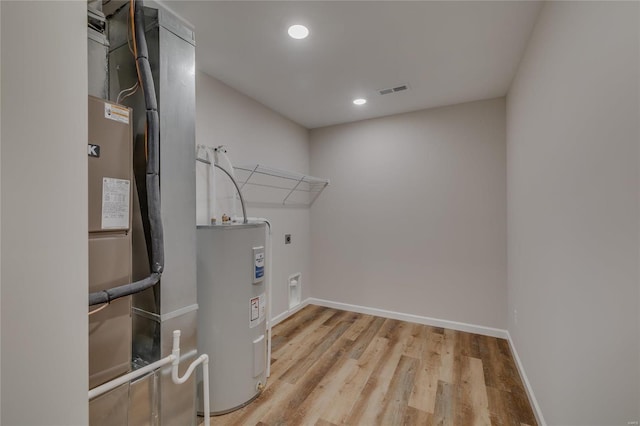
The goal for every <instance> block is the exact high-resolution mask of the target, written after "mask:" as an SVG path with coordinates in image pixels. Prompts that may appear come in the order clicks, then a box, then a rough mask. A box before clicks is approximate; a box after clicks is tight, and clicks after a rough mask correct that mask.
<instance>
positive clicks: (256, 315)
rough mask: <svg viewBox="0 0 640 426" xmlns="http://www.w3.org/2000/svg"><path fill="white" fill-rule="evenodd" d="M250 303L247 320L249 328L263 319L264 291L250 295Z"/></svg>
mask: <svg viewBox="0 0 640 426" xmlns="http://www.w3.org/2000/svg"><path fill="white" fill-rule="evenodd" d="M250 304H251V319H250V320H249V328H253V327H255V326H256V325H258V324H260V323H261V322H262V321H264V318H265V311H266V309H265V307H266V304H265V297H264V293H262V294H261V295H260V296H258V297H252V298H251V300H250Z"/></svg>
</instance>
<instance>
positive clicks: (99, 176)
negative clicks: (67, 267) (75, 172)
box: [87, 96, 133, 232]
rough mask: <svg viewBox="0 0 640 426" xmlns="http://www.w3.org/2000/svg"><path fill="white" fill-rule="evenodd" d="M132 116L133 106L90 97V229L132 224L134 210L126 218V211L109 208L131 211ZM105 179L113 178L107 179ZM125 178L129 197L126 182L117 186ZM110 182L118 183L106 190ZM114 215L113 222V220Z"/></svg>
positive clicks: (96, 229)
mask: <svg viewBox="0 0 640 426" xmlns="http://www.w3.org/2000/svg"><path fill="white" fill-rule="evenodd" d="M130 118H131V111H130V109H129V108H126V107H122V106H119V105H116V104H113V103H110V102H105V101H103V100H102V99H97V98H94V97H91V96H90V97H89V145H88V147H87V150H88V158H89V232H100V231H111V230H128V229H129V228H130V226H131V214H130V212H128V213H127V216H128V217H127V218H126V220H125V219H124V218H123V215H124V212H123V211H120V212H117V211H108V210H109V209H117V208H124V207H125V206H126V207H128V208H127V210H129V211H130V206H131V197H132V194H133V182H131V180H132V174H133V172H132V170H133V163H132V149H133V148H132V141H133V139H132V138H133V133H132V129H131V125H130ZM105 179H110V180H109V181H107V182H106V183H105ZM121 181H123V182H121ZM124 181H126V182H129V184H128V188H129V190H128V191H126V192H127V194H126V196H127V199H126V200H125V199H122V196H123V194H124V191H123V190H124V185H123V187H122V188H119V187H118V186H117V184H118V183H124ZM109 183H114V184H115V185H114V187H113V192H112V194H108V193H106V194H105V193H103V189H104V188H107V191H109ZM110 195H111V196H112V197H114V199H112V200H106V203H103V202H104V201H105V196H106V197H107V198H108V197H109V196H110ZM115 197H118V198H119V199H115ZM115 215H119V217H117V216H115ZM114 218H115V220H114V221H113V224H112V225H110V224H109V220H110V219H114ZM105 219H107V220H105ZM103 224H106V226H103Z"/></svg>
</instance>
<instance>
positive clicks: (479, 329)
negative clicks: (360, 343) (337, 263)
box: [305, 297, 507, 339]
mask: <svg viewBox="0 0 640 426" xmlns="http://www.w3.org/2000/svg"><path fill="white" fill-rule="evenodd" d="M305 302H306V303H307V304H312V305H319V306H325V307H327V308H334V309H341V310H343V311H351V312H358V313H361V314H368V315H375V316H378V317H383V318H391V319H397V320H401V321H407V322H414V323H417V324H425V325H430V326H432V327H442V328H450V329H452V330H458V331H466V332H467V333H475V334H482V335H483V336H491V337H499V338H501V339H506V338H507V330H502V329H499V328H491V327H485V326H482V325H474V324H466V323H463V322H456V321H449V320H442V319H437V318H430V317H423V316H421V315H413V314H405V313H402V312H394V311H387V310H385V309H378V308H369V307H367V306H359V305H351V304H349V303H341V302H333V301H330V300H323V299H316V298H315V297H310V298H308V299H306V300H305Z"/></svg>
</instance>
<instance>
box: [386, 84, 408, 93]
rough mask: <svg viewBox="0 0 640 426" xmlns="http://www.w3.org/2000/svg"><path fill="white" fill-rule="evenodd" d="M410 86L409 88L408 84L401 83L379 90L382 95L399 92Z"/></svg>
mask: <svg viewBox="0 0 640 426" xmlns="http://www.w3.org/2000/svg"><path fill="white" fill-rule="evenodd" d="M408 88H409V85H408V84H401V85H400V86H396V87H390V88H388V89H380V90H378V93H380V94H381V95H388V94H390V93H397V92H402V91H405V90H407V89H408Z"/></svg>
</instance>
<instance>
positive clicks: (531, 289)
mask: <svg viewBox="0 0 640 426" xmlns="http://www.w3.org/2000/svg"><path fill="white" fill-rule="evenodd" d="M638 7H639V4H638V3H637V2H629V3H618V2H548V3H546V5H545V6H544V8H543V10H542V12H541V15H540V17H539V21H538V23H537V25H536V28H535V30H534V33H533V35H532V38H531V40H530V42H529V45H528V48H527V50H526V54H525V56H524V59H523V61H522V63H521V65H520V68H519V71H518V73H517V77H516V79H515V81H514V82H513V86H512V88H511V90H510V92H509V95H508V101H507V141H508V172H507V179H508V235H509V242H508V257H509V272H508V276H509V280H508V281H509V332H510V334H511V336H512V338H513V341H514V343H515V346H516V348H517V350H518V352H519V354H520V356H521V359H522V362H523V365H524V368H525V371H526V373H527V376H528V377H529V380H530V382H531V385H532V387H533V390H534V394H535V396H536V398H537V400H538V402H539V404H540V406H541V408H542V413H543V415H544V417H545V420H546V421H547V422H548V423H549V424H550V425H614V424H618V425H626V424H627V422H628V421H638V420H640V413H639V411H638V410H639V404H638V401H639V389H638V388H639V386H640V375H639V374H640V373H639V362H638V347H639V337H640V330H639V326H638V308H639V304H638V300H639V294H638V289H639V272H638V256H639V241H638V235H639V234H638V232H639V224H638V220H639V218H640V210H639V207H638V202H639V199H638V193H639V189H640V185H639V180H638V179H639V173H638V169H639V163H638V158H639V157H638V143H639V137H640V134H639V131H638V123H639V121H638V114H639V105H638V99H639V97H638V93H639V88H638V76H639V75H640V68H639V66H638V60H639V57H640V56H639V55H638V53H639V50H638V48H639V46H638V43H639V32H638V31H639V28H640V25H639V23H640V22H639V19H638V17H639V14H638ZM516 310H517V321H516V316H515V314H514V313H515V311H516Z"/></svg>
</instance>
